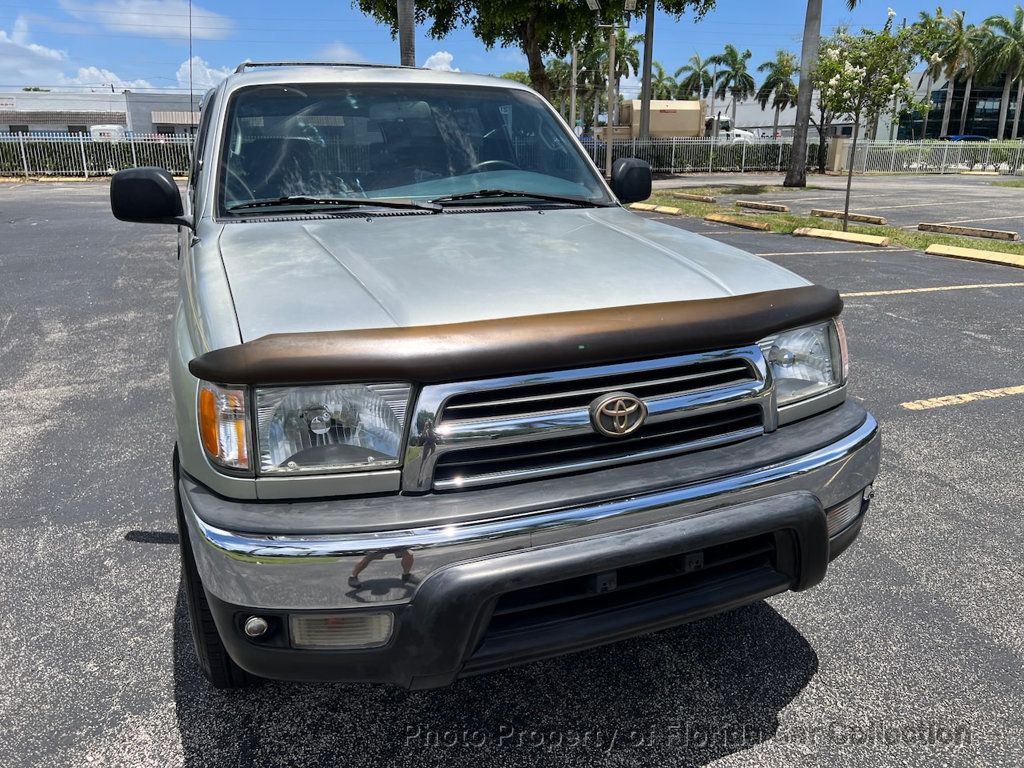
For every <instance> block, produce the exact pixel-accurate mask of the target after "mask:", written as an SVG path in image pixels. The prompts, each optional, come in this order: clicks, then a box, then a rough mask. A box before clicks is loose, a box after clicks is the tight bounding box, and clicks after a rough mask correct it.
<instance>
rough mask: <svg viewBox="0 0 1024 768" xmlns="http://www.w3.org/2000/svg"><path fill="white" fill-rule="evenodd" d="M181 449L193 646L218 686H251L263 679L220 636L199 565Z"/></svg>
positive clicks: (181, 518) (181, 536) (181, 521)
mask: <svg viewBox="0 0 1024 768" xmlns="http://www.w3.org/2000/svg"><path fill="white" fill-rule="evenodd" d="M178 470H179V465H178V449H177V448H175V449H174V506H175V514H176V516H177V520H178V541H179V544H180V547H181V586H182V589H183V590H184V592H185V605H186V606H187V607H188V623H189V628H190V629H191V631H192V645H193V647H194V648H195V650H196V657H197V658H198V659H199V667H200V669H201V670H202V671H203V676H204V677H205V678H206V679H207V680H208V681H209V682H210V685H212V686H213V687H214V688H221V689H234V688H247V687H248V686H251V685H254V684H255V683H257V682H259V680H260V678H258V677H256V676H255V675H252V674H250V673H248V672H246V671H245V670H244V669H242V668H241V667H240V666H238V665H237V664H235V662H234V661H232V659H231V656H229V655H228V652H227V649H226V648H225V647H224V643H223V642H222V641H221V639H220V633H219V632H218V631H217V625H216V624H215V623H214V621H213V613H212V612H211V611H210V604H209V603H208V602H207V600H206V590H205V589H204V588H203V581H202V579H201V578H200V576H199V569H198V568H197V567H196V559H195V555H194V554H193V552H192V543H191V541H190V540H189V536H188V526H187V525H186V523H185V514H184V512H183V511H182V508H181V496H180V494H179V493H178Z"/></svg>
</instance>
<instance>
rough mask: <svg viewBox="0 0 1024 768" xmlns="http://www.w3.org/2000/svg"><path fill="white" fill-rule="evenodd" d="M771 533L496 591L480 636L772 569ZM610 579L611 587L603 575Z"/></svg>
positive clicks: (681, 594)
mask: <svg viewBox="0 0 1024 768" xmlns="http://www.w3.org/2000/svg"><path fill="white" fill-rule="evenodd" d="M775 553H776V547H775V536H774V534H766V535H763V536H757V537H753V538H749V539H742V540H740V541H734V542H730V543H728V544H719V545H716V546H712V547H708V548H707V549H704V550H703V551H699V552H689V553H682V554H679V555H674V556H672V557H665V558H662V559H660V560H652V561H649V562H646V563H638V564H636V565H629V566H626V567H624V568H619V569H618V570H616V571H612V572H608V573H605V574H593V575H588V576H579V577H576V578H572V579H566V580H564V581H556V582H552V583H550V584H542V585H539V586H535V587H527V588H526V589H520V590H517V591H515V592H509V593H506V594H504V595H502V596H501V597H500V598H499V599H498V601H497V603H496V604H495V607H494V612H493V613H492V614H491V621H490V624H489V625H488V628H487V633H486V635H485V639H486V638H488V637H489V638H490V639H495V636H499V635H503V634H507V633H512V632H523V631H530V630H536V629H539V628H542V627H545V626H548V625H552V624H556V623H558V622H564V621H574V620H580V619H587V618H590V617H593V616H595V615H597V614H601V613H606V612H609V611H617V610H623V609H626V608H630V607H633V606H637V605H640V604H642V603H644V602H648V601H654V600H663V599H678V600H679V601H680V602H683V601H685V599H686V596H687V595H689V594H691V593H695V592H698V591H703V590H707V589H708V588H711V587H713V586H715V585H721V584H724V583H726V582H729V581H732V580H734V579H741V578H744V579H746V578H750V577H751V576H753V575H754V574H757V573H758V572H764V573H766V574H767V573H770V572H772V571H774V570H775V568H776V563H775ZM611 578H613V579H614V586H611V588H608V587H609V585H610V581H609V579H611Z"/></svg>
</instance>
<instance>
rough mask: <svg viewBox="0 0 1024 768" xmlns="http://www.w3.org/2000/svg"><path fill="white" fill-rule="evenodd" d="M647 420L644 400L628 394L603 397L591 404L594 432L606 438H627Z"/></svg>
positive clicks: (614, 393) (612, 394)
mask: <svg viewBox="0 0 1024 768" xmlns="http://www.w3.org/2000/svg"><path fill="white" fill-rule="evenodd" d="M646 420H647V406H646V405H644V402H643V400H641V399H640V398H638V397H634V396H633V395H631V394H629V393H628V392H612V393H611V394H608V395H601V397H599V398H597V399H596V400H595V401H594V402H593V403H591V404H590V423H591V424H593V426H594V431H595V432H597V433H598V434H600V435H605V436H606V437H625V436H626V435H631V434H633V433H634V432H636V431H637V430H638V429H640V427H642V426H643V425H644V422H645V421H646Z"/></svg>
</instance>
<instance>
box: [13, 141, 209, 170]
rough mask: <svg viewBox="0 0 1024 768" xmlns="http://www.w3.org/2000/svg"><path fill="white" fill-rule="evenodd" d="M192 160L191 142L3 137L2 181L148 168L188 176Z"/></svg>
mask: <svg viewBox="0 0 1024 768" xmlns="http://www.w3.org/2000/svg"><path fill="white" fill-rule="evenodd" d="M191 157H192V137H191V136H167V135H162V134H134V135H129V136H127V137H126V138H125V139H123V140H121V141H93V139H92V137H91V136H88V135H86V134H71V133H30V134H25V133H0V176H24V177H26V178H28V177H33V176H83V177H85V178H89V177H92V176H110V175H111V174H113V173H114V172H116V171H120V170H123V169H125V168H136V167H138V166H144V165H157V166H160V167H163V168H166V169H167V170H169V171H171V173H175V174H186V173H188V168H189V165H190V160H191Z"/></svg>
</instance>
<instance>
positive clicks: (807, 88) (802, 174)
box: [782, 0, 859, 187]
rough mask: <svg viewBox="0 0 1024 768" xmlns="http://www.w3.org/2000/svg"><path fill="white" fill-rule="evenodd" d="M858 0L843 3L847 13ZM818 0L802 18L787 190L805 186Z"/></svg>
mask: <svg viewBox="0 0 1024 768" xmlns="http://www.w3.org/2000/svg"><path fill="white" fill-rule="evenodd" d="M858 2H859V0H846V7H847V8H849V9H850V10H851V11H852V10H853V9H854V8H856V7H857V4H858ZM821 3H822V0H807V13H806V14H805V16H804V36H803V43H802V45H801V47H800V85H799V88H798V90H797V102H796V124H795V125H794V126H793V151H792V152H791V153H790V161H789V169H788V170H787V171H786V180H785V181H784V182H782V183H783V185H784V186H787V187H806V186H807V127H808V125H809V124H810V121H811V101H812V99H813V96H814V70H815V67H816V66H817V62H818V46H819V45H820V43H821Z"/></svg>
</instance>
